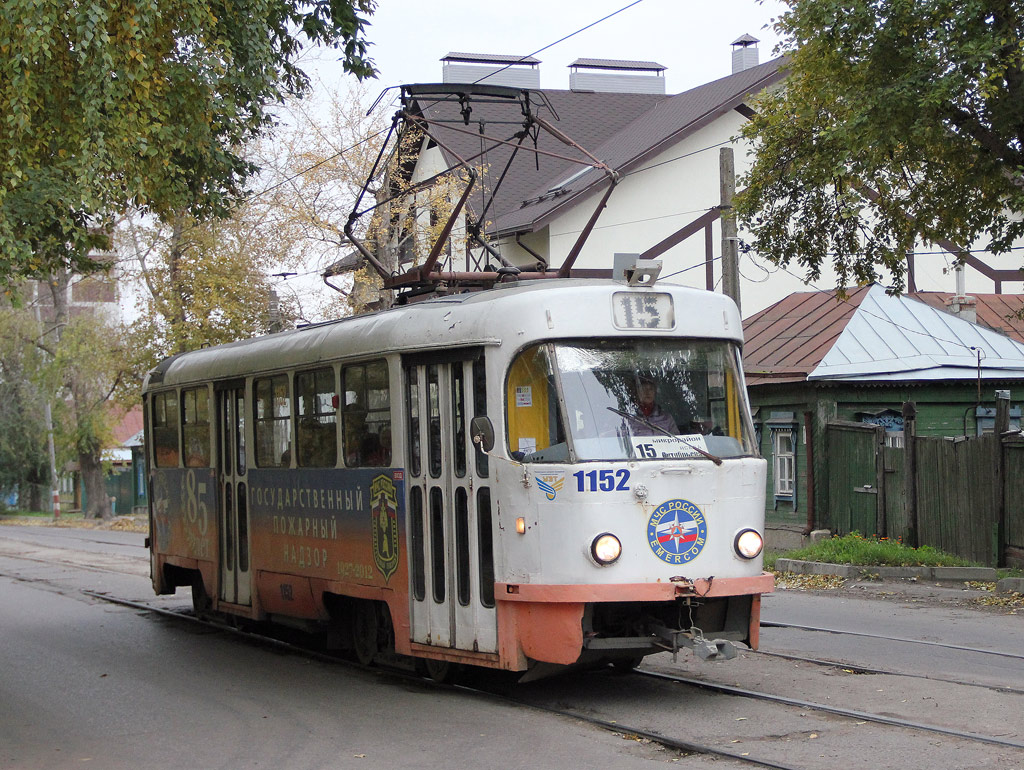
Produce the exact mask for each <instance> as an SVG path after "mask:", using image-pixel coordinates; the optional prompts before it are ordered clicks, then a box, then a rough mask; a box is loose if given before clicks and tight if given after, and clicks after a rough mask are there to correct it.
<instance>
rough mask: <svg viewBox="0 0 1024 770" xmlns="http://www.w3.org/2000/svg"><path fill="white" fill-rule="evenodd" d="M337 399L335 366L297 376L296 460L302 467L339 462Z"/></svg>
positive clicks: (321, 466) (325, 465) (317, 466)
mask: <svg viewBox="0 0 1024 770" xmlns="http://www.w3.org/2000/svg"><path fill="white" fill-rule="evenodd" d="M338 401H339V400H338V394H337V391H336V389H335V385H334V370H333V369H329V368H328V369H317V370H316V371H314V372H301V373H299V374H296V375H295V402H296V408H297V409H298V422H297V424H296V426H295V439H296V445H297V447H298V457H297V458H296V459H297V462H298V465H299V467H300V468H333V467H334V466H335V465H336V464H337V461H338V437H337V431H338V417H337V409H338Z"/></svg>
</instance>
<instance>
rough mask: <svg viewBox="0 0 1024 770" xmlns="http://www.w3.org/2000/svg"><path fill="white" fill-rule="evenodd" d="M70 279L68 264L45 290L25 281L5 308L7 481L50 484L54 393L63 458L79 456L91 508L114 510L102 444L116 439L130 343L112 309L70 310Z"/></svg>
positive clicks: (1, 338)
mask: <svg viewBox="0 0 1024 770" xmlns="http://www.w3.org/2000/svg"><path fill="white" fill-rule="evenodd" d="M70 282H71V276H70V275H69V274H68V273H67V272H66V271H58V272H57V273H55V274H54V275H52V276H51V277H50V279H49V281H47V283H46V284H45V285H43V284H40V285H39V288H38V293H37V292H36V291H35V290H34V289H32V288H30V287H28V286H27V285H24V284H23V285H19V286H18V287H16V288H17V290H18V293H19V295H20V297H21V301H19V302H18V303H16V304H15V303H5V305H4V307H2V308H0V399H2V403H0V417H2V422H0V460H2V462H3V465H4V469H3V470H2V471H0V488H5V487H8V486H9V485H13V484H17V485H18V486H19V489H21V488H23V487H25V488H28V489H29V490H30V491H35V490H36V489H38V488H39V487H41V485H47V486H49V485H48V484H47V482H49V481H50V467H49V457H48V456H47V449H46V433H45V425H44V420H43V404H44V399H46V398H50V399H52V401H51V403H52V407H53V418H54V419H53V423H54V443H55V445H56V450H57V466H58V467H63V466H64V465H65V464H66V462H67V461H68V460H74V461H76V462H77V463H78V467H79V474H80V478H81V481H82V485H83V487H84V489H85V493H86V501H87V508H86V511H85V515H86V516H87V517H90V518H99V517H103V518H106V517H108V516H109V515H110V502H109V498H108V497H107V493H106V488H105V482H104V470H103V459H102V452H103V450H104V449H107V448H109V447H110V445H111V423H112V419H113V417H114V413H113V412H112V410H111V407H112V406H113V404H112V402H111V401H110V398H111V395H112V394H113V391H114V387H115V386H116V384H117V382H118V380H119V379H120V377H121V376H122V371H123V359H124V350H123V348H122V345H121V344H120V336H121V335H120V330H119V328H118V327H117V325H116V324H114V323H113V322H111V321H110V320H109V319H108V318H106V317H105V316H104V315H102V314H101V313H92V312H76V313H72V312H70V308H69V305H68V287H69V284H70ZM40 309H42V311H43V312H39V311H40ZM9 462H10V463H11V466H10V467H7V464H8V463H9ZM37 497H38V495H37ZM40 502H41V499H31V498H28V499H26V498H25V496H24V495H22V500H21V501H20V503H21V504H22V505H23V506H24V507H26V508H30V509H33V510H38V509H39V507H40V505H39V503H40Z"/></svg>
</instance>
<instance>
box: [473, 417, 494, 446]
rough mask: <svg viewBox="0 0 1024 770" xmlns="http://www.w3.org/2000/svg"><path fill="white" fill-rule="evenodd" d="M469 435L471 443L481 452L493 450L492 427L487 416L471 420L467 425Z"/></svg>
mask: <svg viewBox="0 0 1024 770" xmlns="http://www.w3.org/2000/svg"><path fill="white" fill-rule="evenodd" d="M469 435H470V436H472V437H473V443H474V444H476V445H477V447H479V448H480V449H482V450H483V451H485V452H490V451H491V450H492V449H494V426H493V425H491V418H490V417H488V416H487V415H481V416H480V417H474V418H473V420H472V421H471V422H470V423H469Z"/></svg>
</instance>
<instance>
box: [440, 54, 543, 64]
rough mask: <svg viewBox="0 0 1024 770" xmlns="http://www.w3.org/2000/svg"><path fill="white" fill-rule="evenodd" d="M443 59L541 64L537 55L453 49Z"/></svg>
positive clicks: (483, 62)
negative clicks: (461, 51)
mask: <svg viewBox="0 0 1024 770" xmlns="http://www.w3.org/2000/svg"><path fill="white" fill-rule="evenodd" d="M441 61H461V62H474V63H477V64H540V59H538V58H537V57H535V56H515V55H511V54H503V53H460V52H458V51H452V52H450V53H448V54H445V56H444V57H443V58H442V59H441Z"/></svg>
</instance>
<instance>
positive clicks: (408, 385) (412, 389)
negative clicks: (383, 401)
mask: <svg viewBox="0 0 1024 770" xmlns="http://www.w3.org/2000/svg"><path fill="white" fill-rule="evenodd" d="M417 371H418V370H417V369H408V370H406V376H405V408H406V412H407V419H406V423H407V424H408V426H409V436H408V441H409V470H410V472H411V473H412V475H413V476H419V475H420V388H419V382H418V381H417V374H416V373H417Z"/></svg>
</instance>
